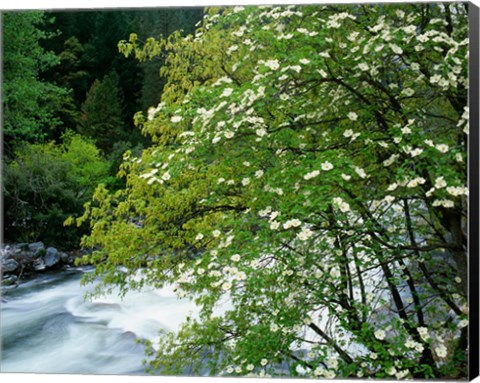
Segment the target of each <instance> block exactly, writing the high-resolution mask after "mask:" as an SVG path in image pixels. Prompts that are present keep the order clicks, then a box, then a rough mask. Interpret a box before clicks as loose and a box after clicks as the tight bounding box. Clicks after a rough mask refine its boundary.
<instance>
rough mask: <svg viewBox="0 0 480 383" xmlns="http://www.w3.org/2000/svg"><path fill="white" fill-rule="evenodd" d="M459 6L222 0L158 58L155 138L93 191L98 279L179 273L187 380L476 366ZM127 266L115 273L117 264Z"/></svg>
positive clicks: (414, 373) (131, 283) (152, 280)
mask: <svg viewBox="0 0 480 383" xmlns="http://www.w3.org/2000/svg"><path fill="white" fill-rule="evenodd" d="M467 14H468V12H467V9H466V5H464V4H460V3H455V4H453V3H451V4H446V5H442V4H409V5H394V4H388V5H381V6H380V5H355V6H352V5H345V6H343V5H338V6H336V5H328V6H316V5H315V6H288V7H283V6H280V7H245V8H244V7H235V8H219V9H216V8H213V9H210V10H209V12H208V14H207V15H206V16H205V18H204V20H203V22H202V23H201V25H200V26H199V28H198V29H197V31H196V32H195V34H194V35H189V36H187V37H182V36H181V35H180V34H179V33H174V34H172V35H171V36H169V37H168V38H166V39H161V40H159V41H156V40H154V39H149V40H147V41H146V43H145V44H144V45H143V46H138V45H137V41H136V35H134V34H132V35H131V37H130V40H129V41H122V42H120V44H119V47H120V49H121V51H122V52H124V54H125V55H130V54H132V53H133V54H135V55H136V56H137V57H138V58H140V59H145V58H151V57H155V56H156V55H159V54H162V55H165V57H166V59H165V65H164V66H163V67H162V69H161V74H162V75H163V76H165V77H166V79H167V85H166V86H165V89H164V92H163V95H162V100H161V101H162V102H161V103H160V104H159V105H158V106H157V107H155V108H151V109H150V110H149V112H148V115H147V116H143V115H142V114H138V115H137V116H136V121H137V124H139V126H140V127H141V129H142V131H143V132H144V133H146V134H148V135H150V136H152V137H153V140H154V144H153V145H152V147H151V148H149V149H146V150H144V151H143V153H142V155H141V156H139V157H135V156H133V155H131V154H128V153H127V154H126V156H125V161H124V163H123V165H122V168H121V174H122V175H123V176H124V177H125V180H126V186H125V188H124V189H122V190H120V191H117V192H115V193H109V192H108V191H107V190H106V189H105V188H104V187H102V186H100V187H99V188H97V190H96V192H95V194H94V198H93V201H92V202H91V203H90V204H88V205H87V209H86V211H85V214H84V216H83V217H82V218H80V219H79V220H78V223H79V224H80V223H82V222H83V221H84V220H86V219H90V220H91V221H90V222H91V234H90V235H89V236H87V237H85V238H84V239H83V244H84V246H87V247H92V248H99V249H100V250H98V251H96V252H94V253H93V254H92V255H90V256H87V257H85V258H84V260H83V261H84V262H91V263H94V264H96V272H95V273H93V274H92V275H90V278H91V279H94V278H95V277H96V276H101V277H102V278H103V284H102V285H100V286H99V289H98V290H97V291H100V290H101V289H102V288H108V287H109V286H111V285H119V286H120V288H121V291H122V292H123V293H125V292H126V291H127V290H128V289H135V288H140V287H142V286H143V285H145V284H153V285H155V286H162V285H163V284H174V285H175V288H176V292H177V294H178V295H179V297H184V296H188V297H190V298H192V299H195V302H196V303H197V304H198V305H199V306H200V307H201V312H200V314H199V315H198V317H195V318H188V320H187V321H186V322H185V324H184V325H183V327H182V328H181V330H180V331H179V332H178V333H177V334H173V333H169V334H163V336H162V337H161V338H160V341H159V344H151V348H150V349H149V356H150V360H149V366H150V367H151V368H152V369H153V370H156V369H160V371H161V372H162V373H181V372H183V371H184V369H185V366H186V363H191V364H192V366H191V367H192V368H193V371H195V372H197V373H199V372H201V371H204V370H203V369H205V368H207V369H208V372H209V373H211V374H224V375H246V374H258V375H261V376H264V375H267V374H273V375H281V374H287V375H291V376H297V375H302V376H303V375H306V376H312V377H327V378H333V377H335V376H341V377H349V376H357V377H379V378H387V377H392V376H394V377H396V378H399V379H400V378H408V377H417V378H419V377H421V378H434V377H435V378H442V377H455V378H458V377H464V376H466V363H467V360H466V349H467V328H468V319H467V318H468V308H467V303H466V302H467V288H466V286H467V252H466V249H467V234H466V227H467V218H466V217H467V215H466V206H467V196H468V189H467V187H466V164H465V163H466V147H467V137H468V107H467V89H468V77H467V62H468V38H467V34H468V22H467V21H468V17H467ZM120 266H122V267H120Z"/></svg>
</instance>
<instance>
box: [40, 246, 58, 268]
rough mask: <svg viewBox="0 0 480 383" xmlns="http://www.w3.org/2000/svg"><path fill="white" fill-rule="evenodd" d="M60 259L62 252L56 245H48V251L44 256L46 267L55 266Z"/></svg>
mask: <svg viewBox="0 0 480 383" xmlns="http://www.w3.org/2000/svg"><path fill="white" fill-rule="evenodd" d="M59 261H60V253H59V252H58V250H57V249H55V248H54V247H47V251H46V253H45V255H44V256H43V262H45V266H46V267H52V266H55V265H56V264H57V263H58V262H59Z"/></svg>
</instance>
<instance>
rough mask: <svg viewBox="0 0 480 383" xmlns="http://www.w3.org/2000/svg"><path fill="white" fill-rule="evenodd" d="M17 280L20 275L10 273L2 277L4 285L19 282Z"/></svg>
mask: <svg viewBox="0 0 480 383" xmlns="http://www.w3.org/2000/svg"><path fill="white" fill-rule="evenodd" d="M17 280H18V277H17V276H16V275H8V276H6V277H5V278H3V279H2V286H12V285H14V284H15V283H16V282H17Z"/></svg>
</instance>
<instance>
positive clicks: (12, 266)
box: [2, 259, 19, 273]
mask: <svg viewBox="0 0 480 383" xmlns="http://www.w3.org/2000/svg"><path fill="white" fill-rule="evenodd" d="M18 266H19V264H18V262H17V261H16V260H15V259H4V260H3V261H2V271H3V272H4V273H12V272H14V271H15V270H17V269H18Z"/></svg>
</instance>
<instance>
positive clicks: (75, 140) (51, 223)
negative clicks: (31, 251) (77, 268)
mask: <svg viewBox="0 0 480 383" xmlns="http://www.w3.org/2000/svg"><path fill="white" fill-rule="evenodd" d="M108 169H109V163H108V162H107V161H106V160H104V159H103V158H102V157H101V156H100V152H99V150H98V149H97V148H96V147H95V145H94V144H93V142H92V141H90V140H88V139H86V138H84V137H82V136H80V135H78V134H73V133H71V132H68V133H66V134H65V135H64V136H63V144H61V145H55V144H54V143H53V142H50V143H45V144H25V145H24V146H23V147H22V148H21V149H20V150H19V151H18V152H17V153H16V156H15V159H14V160H12V161H10V162H8V163H6V164H5V166H4V183H3V188H4V190H3V192H4V202H5V215H4V227H5V240H6V241H11V242H19V241H22V242H23V241H35V240H42V241H44V242H46V243H48V244H55V245H57V246H59V247H63V248H73V247H75V246H77V245H78V242H79V238H80V236H81V235H82V233H83V232H84V230H85V228H82V227H80V228H78V229H74V228H71V227H69V228H64V227H63V222H64V221H65V219H66V218H67V217H68V216H70V215H77V214H80V213H81V212H82V209H83V204H84V203H85V202H86V201H88V200H89V199H90V198H91V196H92V193H93V190H94V189H95V187H96V185H97V184H98V183H109V182H110V179H109V176H108Z"/></svg>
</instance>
